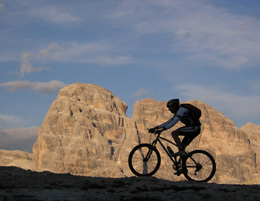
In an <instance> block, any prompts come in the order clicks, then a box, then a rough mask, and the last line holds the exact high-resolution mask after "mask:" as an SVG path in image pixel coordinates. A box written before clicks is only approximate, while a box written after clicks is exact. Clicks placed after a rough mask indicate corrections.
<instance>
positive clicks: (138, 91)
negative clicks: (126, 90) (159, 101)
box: [132, 88, 148, 98]
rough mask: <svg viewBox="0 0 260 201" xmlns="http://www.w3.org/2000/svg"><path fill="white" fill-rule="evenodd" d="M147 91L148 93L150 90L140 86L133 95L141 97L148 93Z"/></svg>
mask: <svg viewBox="0 0 260 201" xmlns="http://www.w3.org/2000/svg"><path fill="white" fill-rule="evenodd" d="M147 93H148V90H147V89H144V88H140V89H138V90H137V91H136V92H135V93H133V94H132V95H133V96H135V97H138V98H140V97H142V96H144V95H145V94H147Z"/></svg>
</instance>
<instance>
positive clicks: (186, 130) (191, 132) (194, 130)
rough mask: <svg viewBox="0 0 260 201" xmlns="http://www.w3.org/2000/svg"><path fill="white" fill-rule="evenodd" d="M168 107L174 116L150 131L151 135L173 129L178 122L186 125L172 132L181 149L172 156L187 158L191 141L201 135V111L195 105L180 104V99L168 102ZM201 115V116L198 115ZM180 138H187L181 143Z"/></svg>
mask: <svg viewBox="0 0 260 201" xmlns="http://www.w3.org/2000/svg"><path fill="white" fill-rule="evenodd" d="M167 107H168V109H169V110H170V111H171V113H173V114H174V116H173V117H172V118H171V119H169V120H168V121H167V122H165V123H163V124H161V125H158V126H156V127H154V128H150V129H148V131H149V132H150V133H158V132H162V131H164V130H168V129H170V128H172V127H173V126H174V125H175V124H176V123H177V122H178V121H181V122H182V123H183V124H185V126H184V127H181V128H179V129H177V130H175V131H173V132H172V137H173V139H174V141H175V142H176V144H177V147H178V148H179V151H178V152H177V153H174V154H172V155H173V156H185V155H186V153H185V151H184V150H185V148H186V147H187V146H188V145H189V144H190V143H191V141H192V140H193V139H194V138H195V137H197V136H198V135H199V134H200V130H201V128H200V127H201V123H200V120H199V118H200V115H201V111H200V110H199V109H198V108H196V107H195V106H193V105H190V104H180V101H179V99H171V100H169V101H168V102H167ZM198 113H199V114H198ZM179 136H185V137H184V138H183V140H182V142H181V141H180V138H179Z"/></svg>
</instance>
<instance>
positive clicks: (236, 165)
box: [32, 83, 260, 183]
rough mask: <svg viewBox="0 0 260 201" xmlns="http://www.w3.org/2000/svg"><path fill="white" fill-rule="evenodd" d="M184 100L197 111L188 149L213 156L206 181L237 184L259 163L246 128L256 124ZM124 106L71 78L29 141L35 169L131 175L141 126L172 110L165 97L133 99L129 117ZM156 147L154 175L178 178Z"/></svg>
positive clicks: (143, 134)
mask: <svg viewBox="0 0 260 201" xmlns="http://www.w3.org/2000/svg"><path fill="white" fill-rule="evenodd" d="M188 103H191V104H194V105H195V106H197V107H198V108H200V109H201V110H202V117H201V123H202V131H201V134H200V135H199V136H198V137H197V138H196V139H195V140H194V141H193V142H192V143H191V144H190V145H189V147H188V150H190V151H191V150H194V149H203V150H206V151H208V152H210V153H211V154H212V155H213V156H214V158H215V160H216V163H217V172H216V175H215V177H214V178H213V180H212V182H216V183H239V182H244V181H248V180H250V179H252V177H255V175H257V174H258V173H259V167H260V166H259V164H260V161H259V157H258V155H257V154H256V153H258V152H256V150H258V149H260V146H259V141H257V140H258V138H253V137H251V135H250V134H248V133H249V130H250V129H251V127H252V128H254V129H253V130H251V131H254V132H258V126H256V127H254V126H253V125H251V124H248V125H246V126H245V127H243V128H242V129H238V128H236V127H235V124H234V123H233V122H232V121H231V120H230V119H229V118H227V117H225V116H224V115H223V114H222V113H221V112H219V111H216V110H215V109H214V108H212V107H211V106H209V105H207V104H206V103H204V102H202V101H196V100H192V101H188ZM126 110H127V104H126V103H124V102H123V101H122V100H121V99H120V98H118V97H116V96H115V95H113V94H112V93H111V92H110V91H109V90H107V89H105V88H103V87H100V86H97V85H93V84H80V83H75V84H72V85H69V86H66V87H64V88H62V89H61V90H60V92H59V94H58V97H57V99H56V100H55V101H54V102H53V103H52V104H51V106H50V108H49V110H48V112H47V114H46V117H45V119H44V121H43V123H42V126H41V127H40V128H39V131H38V139H37V141H36V143H35V144H34V146H33V157H32V158H33V159H32V160H33V162H34V165H35V169H36V170H37V171H43V170H49V171H52V172H57V173H71V174H74V175H87V176H95V177H99V176H101V177H125V176H133V174H132V173H131V172H130V170H129V167H128V161H127V160H128V155H129V153H130V151H131V150H132V148H133V147H134V146H136V145H137V144H140V143H151V142H152V140H153V139H154V135H151V134H149V133H148V132H147V128H151V127H154V126H156V125H158V124H161V123H163V122H165V121H167V120H169V119H170V118H171V117H172V116H173V114H171V113H170V111H169V110H168V109H167V107H166V101H165V102H157V101H156V100H153V99H150V98H146V99H143V100H139V101H137V102H136V103H135V105H134V112H133V115H132V117H131V119H129V118H128V117H127V116H126ZM180 126H183V125H182V123H178V124H177V125H176V126H175V127H174V128H172V129H169V130H167V131H165V132H164V133H163V137H165V138H167V139H169V140H172V137H171V131H172V130H174V129H176V128H178V127H180ZM249 141H250V143H249ZM165 145H168V144H165ZM157 148H158V149H159V151H160V153H161V159H162V162H161V167H160V169H159V171H158V172H157V173H156V175H155V176H156V177H158V178H162V179H169V180H183V179H184V178H182V177H176V176H174V175H173V169H172V164H171V162H170V161H169V159H168V158H167V155H166V154H165V153H164V151H163V150H162V148H161V147H160V145H158V146H157ZM172 148H173V149H174V151H177V149H176V148H175V147H172Z"/></svg>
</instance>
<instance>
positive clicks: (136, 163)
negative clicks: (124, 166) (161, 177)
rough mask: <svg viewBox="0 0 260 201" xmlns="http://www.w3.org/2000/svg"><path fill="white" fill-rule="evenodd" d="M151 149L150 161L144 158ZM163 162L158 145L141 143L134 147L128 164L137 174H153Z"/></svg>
mask: <svg viewBox="0 0 260 201" xmlns="http://www.w3.org/2000/svg"><path fill="white" fill-rule="evenodd" d="M149 151H151V156H150V157H149V159H148V161H147V162H145V161H144V159H145V157H146V156H147V154H148V152H149ZM160 164H161V156H160V153H159V151H158V150H157V149H156V147H153V146H152V145H150V144H139V145H137V146H136V147H134V148H133V150H132V151H131V152H130V154H129V157H128V165H129V168H130V170H131V171H132V172H133V173H134V174H135V175H136V176H152V175H153V174H155V173H156V172H157V170H158V169H159V167H160Z"/></svg>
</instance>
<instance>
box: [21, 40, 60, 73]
mask: <svg viewBox="0 0 260 201" xmlns="http://www.w3.org/2000/svg"><path fill="white" fill-rule="evenodd" d="M57 48H58V44H57V43H51V44H50V45H49V46H48V47H47V48H46V49H42V50H40V51H39V53H38V54H32V53H29V54H28V53H24V54H23V55H22V56H21V58H20V60H21V66H20V77H24V75H25V74H31V73H37V72H41V71H43V70H48V68H46V67H34V66H33V63H34V62H35V61H42V60H44V59H46V57H47V56H49V54H50V53H52V51H53V50H55V49H57Z"/></svg>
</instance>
